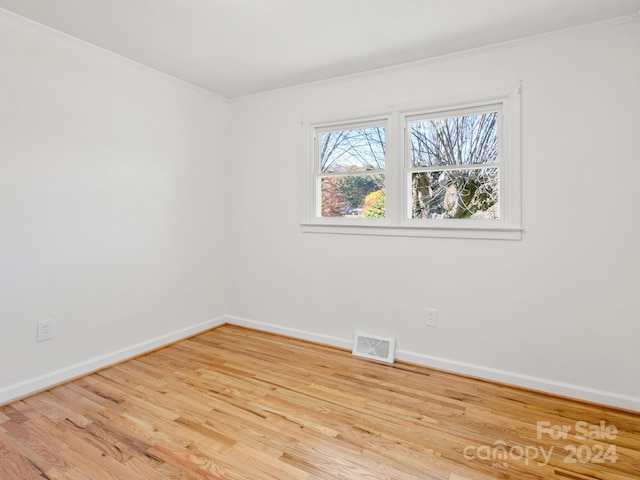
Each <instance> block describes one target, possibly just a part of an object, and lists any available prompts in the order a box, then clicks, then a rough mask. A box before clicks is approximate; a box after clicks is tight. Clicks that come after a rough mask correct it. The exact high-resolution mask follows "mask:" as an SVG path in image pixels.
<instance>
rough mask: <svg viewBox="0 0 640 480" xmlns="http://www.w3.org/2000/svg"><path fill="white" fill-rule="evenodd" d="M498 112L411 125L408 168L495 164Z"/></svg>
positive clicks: (415, 122)
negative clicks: (409, 166)
mask: <svg viewBox="0 0 640 480" xmlns="http://www.w3.org/2000/svg"><path fill="white" fill-rule="evenodd" d="M497 119H498V113H497V112H489V113H480V114H475V115H464V116H460V117H448V118H438V119H430V120H419V121H414V122H410V132H411V165H412V166H413V167H443V166H455V165H477V164H483V163H491V162H495V161H497V158H498V125H497V123H498V122H497Z"/></svg>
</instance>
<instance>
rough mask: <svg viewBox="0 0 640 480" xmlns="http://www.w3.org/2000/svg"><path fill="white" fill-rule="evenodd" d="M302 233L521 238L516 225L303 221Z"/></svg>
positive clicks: (492, 238) (496, 238) (491, 238)
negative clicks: (395, 224)
mask: <svg viewBox="0 0 640 480" xmlns="http://www.w3.org/2000/svg"><path fill="white" fill-rule="evenodd" d="M300 228H301V230H302V232H303V233H330V234H339V235H380V236H391V237H432V238H479V239H487V240H521V238H522V229H521V228H518V227H503V226H500V227H490V228H489V227H482V226H480V227H475V226H469V227H459V226H456V227H447V226H429V227H425V226H422V225H420V226H394V225H371V224H368V225H346V224H329V223H303V224H301V225H300Z"/></svg>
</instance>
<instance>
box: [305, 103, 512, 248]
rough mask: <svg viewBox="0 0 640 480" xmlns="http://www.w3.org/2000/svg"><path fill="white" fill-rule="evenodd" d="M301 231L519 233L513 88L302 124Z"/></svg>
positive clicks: (441, 234) (477, 235) (444, 234)
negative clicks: (305, 143) (305, 174)
mask: <svg viewBox="0 0 640 480" xmlns="http://www.w3.org/2000/svg"><path fill="white" fill-rule="evenodd" d="M307 129H308V132H309V135H310V137H311V140H310V142H309V144H310V145H312V149H311V153H310V158H311V160H310V162H309V163H310V165H311V172H310V176H309V179H310V189H309V190H310V192H309V195H308V196H307V200H308V202H309V204H310V205H309V208H307V214H306V218H305V221H304V222H303V225H302V227H303V230H304V231H309V232H327V233H360V234H383V235H403V236H405V235H406V236H437V237H461V238H498V239H519V238H520V236H521V228H520V151H519V149H520V141H519V135H520V131H519V130H520V125H519V92H517V93H514V94H511V95H508V96H503V97H492V98H488V99H485V100H481V101H474V102H468V103H465V104H459V105H452V106H446V107H438V108H424V109H420V108H407V109H393V110H390V111H387V112H383V113H381V114H379V115H374V116H369V117H364V118H355V119H353V120H348V121H337V122H313V123H310V124H308V125H307Z"/></svg>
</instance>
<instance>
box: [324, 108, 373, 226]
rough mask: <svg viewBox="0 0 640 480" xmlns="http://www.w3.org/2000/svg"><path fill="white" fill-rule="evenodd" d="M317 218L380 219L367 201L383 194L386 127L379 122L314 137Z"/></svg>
mask: <svg viewBox="0 0 640 480" xmlns="http://www.w3.org/2000/svg"><path fill="white" fill-rule="evenodd" d="M315 143H316V145H315V146H314V150H315V151H316V158H317V161H318V171H319V175H318V185H316V191H317V192H318V193H319V194H320V198H319V201H318V202H317V204H316V205H317V211H316V214H317V215H318V216H320V217H342V218H344V217H372V216H375V217H377V216H384V193H382V196H381V197H380V198H381V199H382V200H381V201H382V203H381V205H378V208H377V209H374V208H371V202H369V199H370V198H372V197H373V196H375V195H376V194H378V196H379V192H384V190H385V164H386V152H385V145H386V125H385V123H383V122H375V121H374V122H371V123H368V124H362V125H357V124H352V125H347V126H343V125H340V126H333V127H329V128H322V129H319V130H318V132H317V134H316V142H315Z"/></svg>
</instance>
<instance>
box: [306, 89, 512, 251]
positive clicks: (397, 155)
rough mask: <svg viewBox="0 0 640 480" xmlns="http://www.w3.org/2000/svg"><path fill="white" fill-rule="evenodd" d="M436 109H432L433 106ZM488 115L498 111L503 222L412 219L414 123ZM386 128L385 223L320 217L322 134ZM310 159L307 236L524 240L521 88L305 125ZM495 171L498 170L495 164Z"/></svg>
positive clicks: (380, 219)
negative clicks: (374, 125) (411, 124)
mask: <svg viewBox="0 0 640 480" xmlns="http://www.w3.org/2000/svg"><path fill="white" fill-rule="evenodd" d="M504 91H505V90H504V89H503V90H502V91H501V92H504ZM432 105H433V104H432ZM487 111H498V128H499V130H498V139H499V140H498V141H499V147H498V149H499V150H498V161H497V166H498V167H499V169H500V177H499V178H500V216H499V219H494V220H479V219H415V218H411V206H410V203H411V202H410V193H411V191H410V188H411V187H410V182H411V180H410V179H411V173H412V172H414V171H416V170H420V169H416V168H411V166H410V154H411V152H410V145H411V143H410V138H409V135H410V133H409V132H408V129H407V125H408V123H409V122H410V121H411V120H414V119H427V118H442V117H445V116H456V115H464V114H469V113H479V112H487ZM375 122H378V123H377V124H378V125H379V124H384V125H386V134H385V135H386V137H385V138H386V160H385V166H386V169H385V172H384V175H385V217H384V218H353V217H347V218H344V217H321V216H320V215H319V205H318V202H319V201H320V197H319V195H320V188H319V178H320V177H321V176H323V175H322V174H321V171H320V170H321V169H320V159H319V158H318V157H319V155H318V153H319V149H318V141H319V140H318V139H319V134H320V133H322V132H324V131H330V130H332V129H333V130H335V129H340V128H345V129H349V128H352V127H356V128H357V127H359V126H363V125H371V124H372V123H375ZM303 130H304V134H305V139H304V144H305V146H306V148H307V150H306V151H305V155H306V157H307V158H308V161H307V165H308V168H307V171H306V173H305V187H306V188H305V199H304V202H303V205H304V206H303V208H304V214H303V220H302V223H301V229H302V231H303V232H310V233H332V234H362V235H387V236H388V235H391V236H410V237H441V238H480V239H500V240H520V239H521V237H522V225H521V179H520V176H521V158H520V157H521V147H520V136H521V120H520V87H518V88H517V89H514V90H513V91H511V93H506V94H505V93H498V94H494V95H485V96H476V97H471V98H470V99H469V100H466V101H463V102H457V103H456V102H446V103H444V102H443V103H440V104H439V105H435V106H430V105H429V103H428V102H424V103H422V104H420V105H410V106H405V107H398V108H388V109H386V110H384V109H380V110H377V111H373V112H370V113H367V114H361V115H352V116H347V115H345V116H344V117H342V118H338V119H335V118H334V119H329V120H318V121H310V122H303ZM494 165H495V164H494Z"/></svg>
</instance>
